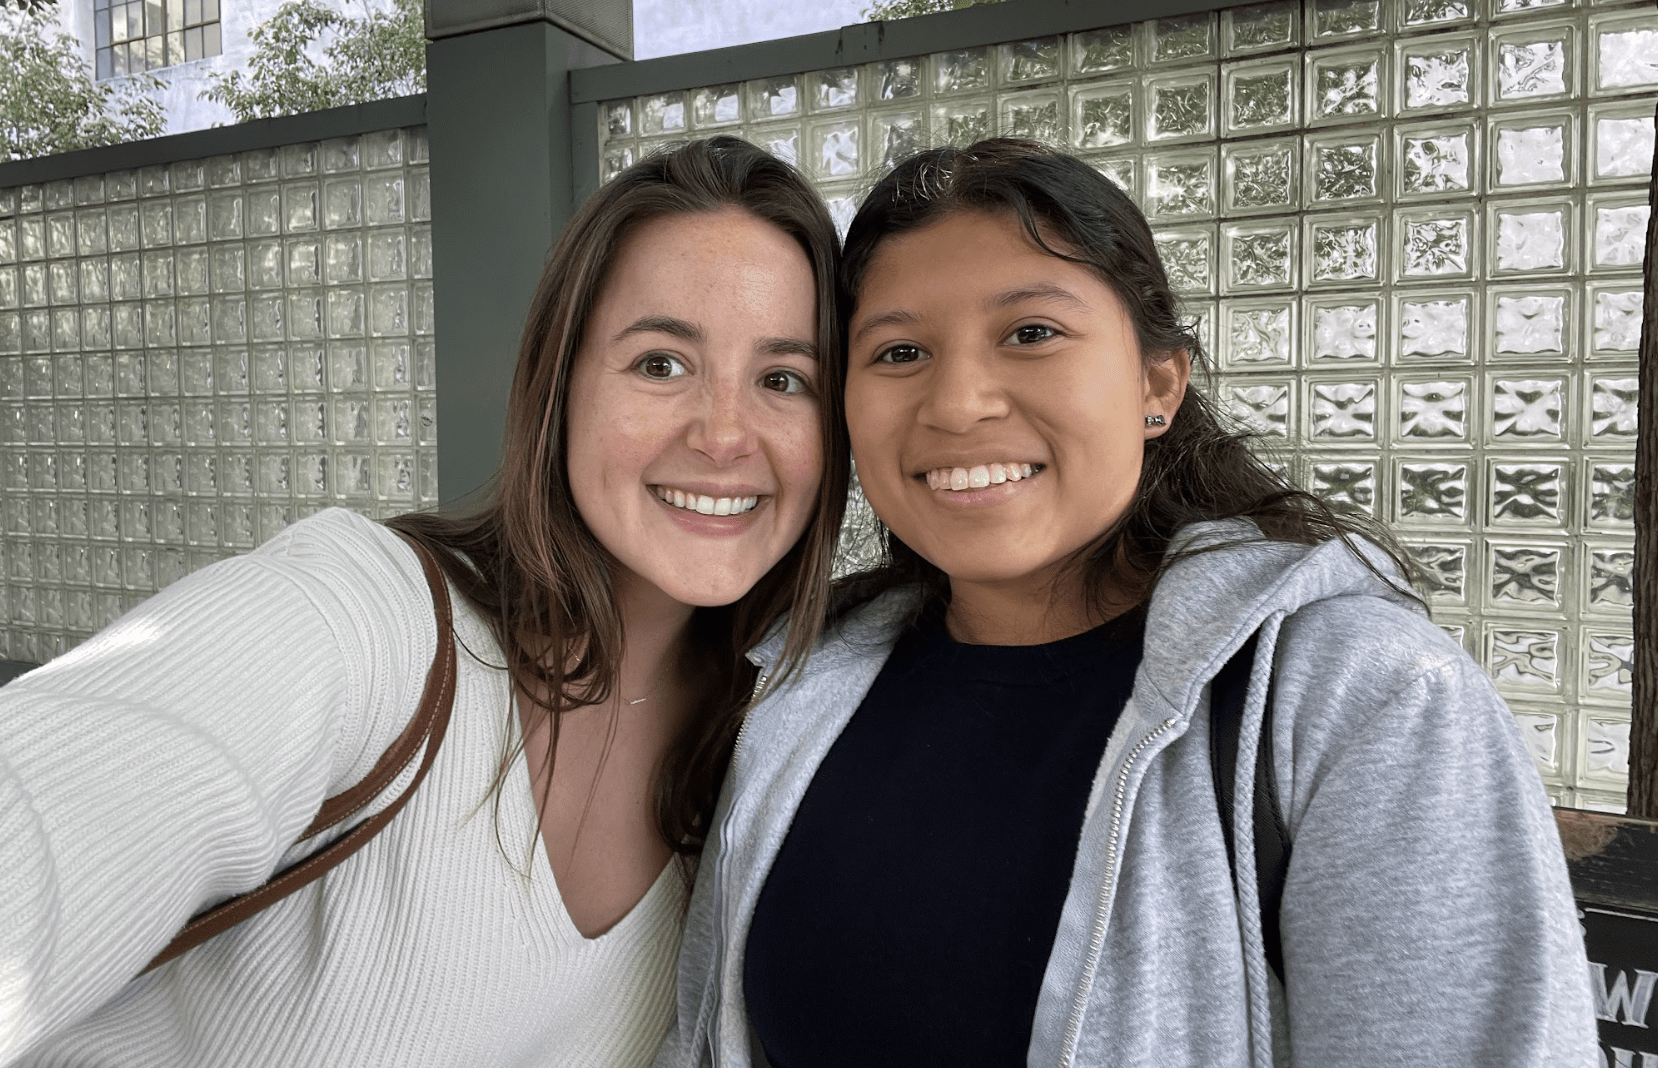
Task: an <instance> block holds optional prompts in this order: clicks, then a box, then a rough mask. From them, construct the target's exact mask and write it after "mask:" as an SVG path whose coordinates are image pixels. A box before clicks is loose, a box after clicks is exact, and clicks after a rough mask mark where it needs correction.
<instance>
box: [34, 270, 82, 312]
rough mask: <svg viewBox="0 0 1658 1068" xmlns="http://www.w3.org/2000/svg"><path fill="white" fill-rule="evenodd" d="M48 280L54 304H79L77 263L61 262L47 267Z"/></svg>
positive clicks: (48, 287)
mask: <svg viewBox="0 0 1658 1068" xmlns="http://www.w3.org/2000/svg"><path fill="white" fill-rule="evenodd" d="M31 266H32V265H31ZM46 278H47V289H48V291H49V292H50V295H51V298H52V303H53V304H59V305H63V304H76V303H79V301H80V295H79V294H78V293H76V292H75V290H76V289H77V288H78V287H77V286H76V285H75V261H73V260H59V261H58V262H56V263H52V264H49V265H47V268H46Z"/></svg>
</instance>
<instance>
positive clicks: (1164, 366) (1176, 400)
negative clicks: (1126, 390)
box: [1140, 349, 1192, 441]
mask: <svg viewBox="0 0 1658 1068" xmlns="http://www.w3.org/2000/svg"><path fill="white" fill-rule="evenodd" d="M1141 378H1142V380H1143V384H1144V396H1142V397H1141V398H1140V401H1141V410H1142V411H1143V412H1144V414H1145V415H1146V416H1147V417H1148V418H1149V417H1151V416H1157V415H1160V416H1162V417H1163V423H1162V425H1161V426H1147V427H1146V428H1145V434H1146V439H1147V440H1148V441H1149V440H1150V439H1152V438H1155V437H1161V436H1162V435H1163V434H1165V433H1167V432H1168V429H1169V427H1170V426H1172V425H1173V424H1174V413H1175V412H1177V411H1179V410H1180V402H1181V401H1182V400H1184V399H1185V398H1186V385H1187V383H1189V382H1190V381H1191V380H1192V355H1191V353H1189V352H1187V351H1186V350H1185V349H1176V350H1174V351H1173V352H1171V353H1169V354H1168V355H1167V356H1165V357H1164V358H1163V359H1161V360H1158V361H1156V362H1154V363H1152V364H1151V365H1150V366H1148V367H1146V369H1145V371H1144V373H1143V374H1142V375H1141Z"/></svg>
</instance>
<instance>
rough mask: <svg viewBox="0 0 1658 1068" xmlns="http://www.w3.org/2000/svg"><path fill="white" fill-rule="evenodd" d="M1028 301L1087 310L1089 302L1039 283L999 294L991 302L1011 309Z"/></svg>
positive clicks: (1065, 291)
mask: <svg viewBox="0 0 1658 1068" xmlns="http://www.w3.org/2000/svg"><path fill="white" fill-rule="evenodd" d="M1027 300H1041V301H1047V302H1048V303H1050V304H1068V305H1070V306H1072V307H1075V308H1087V307H1088V302H1087V301H1085V300H1083V299H1082V298H1081V297H1079V296H1077V295H1076V294H1075V293H1072V292H1071V291H1070V290H1068V289H1065V288H1062V287H1060V286H1056V285H1054V284H1053V283H1052V282H1038V283H1037V284H1035V285H1030V286H1024V287H1023V288H1020V289H1010V290H1008V291H1007V292H1005V293H998V294H997V295H996V296H995V297H992V298H991V300H990V301H989V303H990V304H992V305H994V306H995V307H998V308H1009V307H1012V306H1013V305H1015V304H1023V303H1024V302H1025V301H1027Z"/></svg>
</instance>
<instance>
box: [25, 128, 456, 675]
mask: <svg viewBox="0 0 1658 1068" xmlns="http://www.w3.org/2000/svg"><path fill="white" fill-rule="evenodd" d="M426 156H427V152H426V137H425V130H424V128H413V129H406V130H388V131H384V132H381V133H372V134H366V135H363V136H361V137H349V138H341V139H337V140H331V141H323V142H320V143H317V142H313V143H309V144H295V145H287V146H285V147H282V148H279V149H267V150H260V151H252V152H242V153H238V154H235V155H225V156H216V157H213V158H211V159H203V160H193V161H190V162H186V163H175V164H172V165H170V166H157V167H145V168H143V169H140V170H136V171H131V170H128V171H113V172H110V173H106V174H89V175H85V176H83V177H79V178H75V179H72V180H65V181H55V182H50V183H47V184H44V185H27V186H21V187H15V188H9V189H0V529H3V538H0V658H7V659H15V660H29V661H37V662H38V661H45V660H47V659H50V658H51V657H52V656H54V655H56V654H57V653H60V652H62V651H64V650H65V649H67V648H69V647H71V646H73V645H75V644H76V643H77V642H79V641H80V640H82V639H83V638H85V637H87V636H88V635H90V634H91V633H92V632H93V631H95V630H97V629H98V628H100V627H102V626H103V625H104V624H105V623H107V622H108V621H109V620H111V619H113V618H114V617H115V616H116V615H118V614H119V613H120V612H122V611H124V610H125V609H126V608H128V607H130V606H131V605H133V604H135V603H137V602H138V601H140V600H142V599H144V598H145V597H147V596H148V595H150V594H152V593H154V592H155V591H156V590H158V589H160V588H161V587H163V586H165V585H167V584H168V583H169V582H172V581H173V580H174V579H176V578H178V577H180V576H181V575H184V574H186V573H187V572H189V571H191V570H193V569H194V568H197V567H200V566H201V565H203V564H205V563H208V562H211V561H213V560H216V559H219V558H221V557H225V556H230V555H234V554H236V553H239V552H243V551H245V550H247V549H249V548H251V547H253V546H255V545H257V544H258V543H259V542H261V541H263V540H264V539H265V538H268V537H270V536H271V535H272V534H274V533H276V532H277V531H278V530H280V529H282V527H283V526H285V525H286V524H288V523H289V522H291V521H293V520H294V519H295V518H298V517H300V516H304V515H308V514H310V513H312V512H315V511H317V510H319V509H322V508H326V507H330V506H336V505H338V506H344V507H347V508H352V509H355V510H357V511H359V512H362V513H363V514H365V515H369V516H373V517H383V516H387V515H393V514H397V513H400V512H405V511H410V510H412V509H414V508H417V507H420V506H422V505H426V504H431V503H435V501H436V498H437V486H436V476H437V456H436V449H435V445H436V440H435V437H434V434H435V424H434V421H433V416H434V412H435V394H434V392H433V386H434V376H435V370H434V365H433V351H432V283H431V277H432V252H431V228H430V225H429V220H430V207H429V202H430V195H429V186H428V181H427V166H426Z"/></svg>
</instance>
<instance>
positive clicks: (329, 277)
mask: <svg viewBox="0 0 1658 1068" xmlns="http://www.w3.org/2000/svg"><path fill="white" fill-rule="evenodd" d="M402 236H403V234H402V231H400V230H381V231H378V232H376V233H375V234H374V235H373V238H375V239H379V240H380V241H381V243H382V245H383V246H384V244H385V243H386V242H388V241H390V242H393V243H399V242H400V241H401V238H402ZM288 240H289V243H288V246H287V247H288V284H289V285H290V286H314V285H317V284H319V283H322V282H324V281H326V282H329V283H331V284H333V285H348V284H350V283H352V282H361V281H362V280H363V238H362V235H361V234H357V233H344V234H329V235H328V237H327V238H326V239H325V240H323V241H318V240H317V239H315V238H300V239H297V240H296V239H294V238H289V239H288ZM383 250H384V249H383ZM391 254H393V255H395V253H391Z"/></svg>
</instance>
